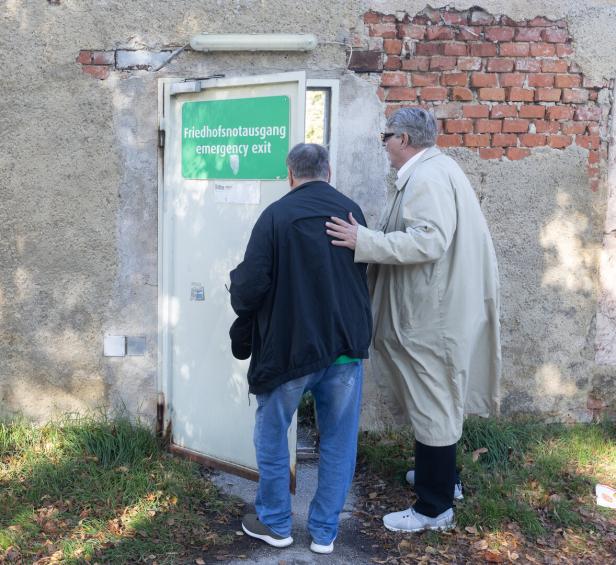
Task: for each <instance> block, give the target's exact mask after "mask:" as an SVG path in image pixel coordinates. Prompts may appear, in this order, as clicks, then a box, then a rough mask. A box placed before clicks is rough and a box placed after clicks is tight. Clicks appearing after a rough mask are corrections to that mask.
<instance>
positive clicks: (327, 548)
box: [310, 541, 334, 553]
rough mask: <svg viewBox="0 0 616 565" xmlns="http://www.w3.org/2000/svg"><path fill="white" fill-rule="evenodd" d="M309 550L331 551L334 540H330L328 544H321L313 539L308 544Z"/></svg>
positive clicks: (315, 551)
mask: <svg viewBox="0 0 616 565" xmlns="http://www.w3.org/2000/svg"><path fill="white" fill-rule="evenodd" d="M310 551H314V553H331V552H332V551H334V542H331V543H330V544H329V545H321V544H320V543H317V542H316V541H313V542H312V543H311V544H310Z"/></svg>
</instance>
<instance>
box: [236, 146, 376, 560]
mask: <svg viewBox="0 0 616 565" xmlns="http://www.w3.org/2000/svg"><path fill="white" fill-rule="evenodd" d="M287 167H288V172H289V184H290V186H291V191H290V192H289V193H288V194H286V195H285V196H283V197H282V198H281V199H280V200H278V201H276V202H274V203H273V204H272V205H270V206H269V207H268V208H266V209H265V211H264V212H263V214H261V216H260V217H259V219H258V220H257V223H256V224H255V227H254V229H253V231H252V234H251V236H250V241H249V242H248V247H247V249H246V254H245V256H244V260H243V261H242V263H240V265H238V267H237V268H236V269H235V270H233V271H232V272H231V289H230V291H231V305H232V307H233V309H234V311H235V313H236V314H237V315H238V319H237V320H236V322H235V323H234V325H233V327H232V329H231V332H230V334H231V339H232V349H233V353H234V355H236V356H237V357H240V358H247V357H248V355H252V357H251V360H250V367H249V369H248V383H249V391H250V392H251V393H253V394H255V395H256V396H257V404H258V408H257V413H256V419H255V430H254V443H255V449H256V454H257V464H258V467H259V485H258V489H257V497H256V502H255V506H256V514H249V515H247V516H245V517H244V519H243V520H242V527H243V529H244V531H245V532H246V533H247V534H248V535H250V536H252V537H255V538H258V539H261V540H263V541H265V542H266V543H269V544H270V545H273V546H275V547H285V546H287V545H290V544H291V543H292V542H293V538H292V537H291V497H290V494H289V451H288V444H287V431H288V428H289V425H290V423H291V419H292V417H293V414H294V412H295V410H296V409H297V406H298V404H299V402H300V400H301V397H302V395H303V393H304V392H305V391H307V390H310V391H312V394H313V396H314V399H315V403H316V407H317V417H318V423H319V431H320V434H321V441H320V460H319V482H318V487H317V491H316V493H315V495H314V498H313V500H312V503H311V505H310V511H309V516H308V529H309V531H310V533H311V535H312V544H311V546H310V548H311V549H312V550H313V551H315V552H317V553H330V552H331V551H333V547H334V539H335V537H336V533H337V528H338V515H339V514H340V511H341V510H342V508H343V506H344V500H345V498H346V495H347V492H348V490H349V487H350V485H351V480H352V478H353V472H354V470H355V455H356V449H357V430H358V423H359V411H360V401H361V387H362V377H363V371H362V359H365V358H367V357H368V346H369V344H370V338H371V332H372V315H371V312H370V299H369V296H368V288H367V283H366V265H363V264H357V263H354V262H353V252H352V251H350V250H349V249H345V248H342V247H335V246H333V245H331V244H330V239H329V238H328V237H327V235H326V234H325V231H324V228H323V225H324V221H325V220H327V219H329V218H330V217H332V216H340V215H343V216H344V217H349V216H350V215H352V216H353V217H355V218H356V219H357V221H358V222H359V223H360V224H362V225H365V220H364V216H363V214H362V211H361V209H360V208H359V206H358V205H357V204H355V202H353V201H352V200H350V199H349V198H347V197H346V196H344V195H343V194H341V193H340V192H338V191H337V190H336V189H334V188H333V187H332V186H331V185H329V184H328V182H329V179H330V174H331V171H330V167H329V158H328V154H327V150H326V149H325V148H323V147H321V146H320V145H315V144H304V143H301V144H299V145H296V146H295V147H294V148H293V149H292V150H291V152H290V153H289V155H288V157H287Z"/></svg>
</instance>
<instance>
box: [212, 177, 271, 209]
mask: <svg viewBox="0 0 616 565" xmlns="http://www.w3.org/2000/svg"><path fill="white" fill-rule="evenodd" d="M211 185H213V186H214V201H215V202H219V203H221V204H259V202H260V201H261V182H260V181H258V180H250V181H235V182H234V181H230V182H221V181H213V182H212V183H211Z"/></svg>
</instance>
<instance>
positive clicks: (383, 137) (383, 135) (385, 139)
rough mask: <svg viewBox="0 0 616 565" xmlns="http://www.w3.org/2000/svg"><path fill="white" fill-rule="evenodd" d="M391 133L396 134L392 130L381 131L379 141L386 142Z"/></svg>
mask: <svg viewBox="0 0 616 565" xmlns="http://www.w3.org/2000/svg"><path fill="white" fill-rule="evenodd" d="M393 135H396V134H395V133H394V132H393V131H387V132H385V131H384V132H382V133H381V143H386V142H387V140H388V139H389V138H390V137H392V136H393Z"/></svg>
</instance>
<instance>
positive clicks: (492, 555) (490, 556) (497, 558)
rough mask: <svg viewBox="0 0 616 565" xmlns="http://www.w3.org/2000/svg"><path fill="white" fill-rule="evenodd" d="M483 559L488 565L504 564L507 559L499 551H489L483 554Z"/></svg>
mask: <svg viewBox="0 0 616 565" xmlns="http://www.w3.org/2000/svg"><path fill="white" fill-rule="evenodd" d="M483 558H484V559H485V560H486V561H487V562H488V563H502V562H503V561H505V558H504V557H503V556H502V555H501V554H500V553H498V552H497V551H491V550H489V549H488V550H487V551H486V552H485V553H484V554H483Z"/></svg>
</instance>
